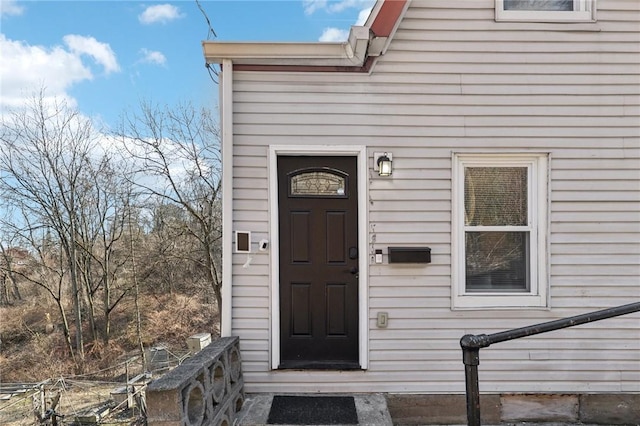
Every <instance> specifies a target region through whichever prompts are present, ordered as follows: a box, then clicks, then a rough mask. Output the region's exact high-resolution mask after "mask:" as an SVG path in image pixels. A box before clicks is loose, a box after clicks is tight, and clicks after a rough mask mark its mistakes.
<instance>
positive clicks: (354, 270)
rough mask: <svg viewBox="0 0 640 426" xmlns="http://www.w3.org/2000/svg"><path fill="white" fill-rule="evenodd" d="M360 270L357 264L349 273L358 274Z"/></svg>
mask: <svg viewBox="0 0 640 426" xmlns="http://www.w3.org/2000/svg"><path fill="white" fill-rule="evenodd" d="M358 272H359V269H358V267H357V266H354V267H353V268H351V269H349V273H350V274H351V275H356V274H357V273H358Z"/></svg>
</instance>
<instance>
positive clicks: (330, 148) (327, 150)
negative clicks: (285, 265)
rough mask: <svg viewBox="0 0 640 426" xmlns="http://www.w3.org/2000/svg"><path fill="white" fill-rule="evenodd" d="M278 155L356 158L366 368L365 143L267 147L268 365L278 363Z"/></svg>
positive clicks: (361, 346)
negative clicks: (269, 273) (269, 267)
mask: <svg viewBox="0 0 640 426" xmlns="http://www.w3.org/2000/svg"><path fill="white" fill-rule="evenodd" d="M279 155H309V156H312V155H317V156H332V155H333V156H337V155H353V156H355V157H357V163H358V164H357V168H358V246H359V247H360V250H359V253H358V257H359V259H358V264H359V269H360V279H359V281H358V325H359V330H358V332H359V333H358V338H359V341H360V342H359V355H360V367H361V368H362V369H367V368H368V365H369V318H368V312H369V282H368V277H369V269H368V268H369V262H368V253H367V250H363V248H365V247H368V245H367V235H368V234H367V232H368V231H367V223H368V216H369V214H368V209H367V182H368V180H367V149H366V147H365V146H346V145H312V146H309V145H305V146H297V145H271V146H269V220H270V222H271V227H270V234H271V235H270V239H271V250H270V251H269V252H270V255H271V258H270V263H271V282H270V285H271V292H270V294H271V309H270V315H271V354H270V356H271V368H272V369H273V370H277V369H278V366H279V365H280V292H279V290H280V286H279V282H280V272H279V265H280V258H279V249H280V242H279V235H280V234H279V226H278V225H279V223H278V163H277V159H278V156H279Z"/></svg>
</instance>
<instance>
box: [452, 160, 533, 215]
mask: <svg viewBox="0 0 640 426" xmlns="http://www.w3.org/2000/svg"><path fill="white" fill-rule="evenodd" d="M464 210H465V211H464V213H465V218H464V221H465V225H468V226H506V225H511V226H522V225H527V220H528V218H527V168H526V167H466V168H465V170H464Z"/></svg>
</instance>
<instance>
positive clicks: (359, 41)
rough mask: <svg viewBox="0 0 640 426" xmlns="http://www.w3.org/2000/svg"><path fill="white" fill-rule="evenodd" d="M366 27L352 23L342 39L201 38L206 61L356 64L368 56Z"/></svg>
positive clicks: (266, 63) (262, 63) (264, 63)
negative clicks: (280, 41) (343, 40)
mask: <svg viewBox="0 0 640 426" xmlns="http://www.w3.org/2000/svg"><path fill="white" fill-rule="evenodd" d="M368 45H369V28H367V27H356V26H354V27H351V32H350V33H349V39H348V41H346V42H344V43H321V42H313V43H308V42H307V43H270V42H224V41H223V42H221V41H203V42H202V49H203V51H204V57H205V60H206V62H207V63H208V64H211V63H216V64H219V63H221V62H222V61H223V60H225V59H230V60H231V61H233V63H234V64H251V65H310V66H359V65H362V64H363V63H364V60H365V59H366V57H367V47H368Z"/></svg>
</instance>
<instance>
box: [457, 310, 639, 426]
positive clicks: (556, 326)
mask: <svg viewBox="0 0 640 426" xmlns="http://www.w3.org/2000/svg"><path fill="white" fill-rule="evenodd" d="M632 312H640V302H635V303H629V304H627V305H622V306H616V307H614V308H608V309H603V310H600V311H595V312H589V313H587V314H581V315H576V316H573V317H568V318H563V319H559V320H555V321H548V322H543V323H540V324H535V325H530V326H527V327H521V328H514V329H513V330H507V331H501V332H499V333H493V334H478V335H474V334H467V335H464V336H462V338H461V339H460V346H461V347H462V362H463V363H464V368H465V383H466V391H467V424H468V426H480V388H479V384H478V365H479V364H480V349H481V348H486V347H488V346H490V345H492V344H494V343H500V342H505V341H507V340H513V339H519V338H522V337H527V336H533V335H535V334H540V333H546V332H548V331H554V330H560V329H562V328H567V327H573V326H576V325H580V324H586V323H588V322H593V321H600V320H603V319H607V318H613V317H617V316H620V315H626V314H630V313H632Z"/></svg>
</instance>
